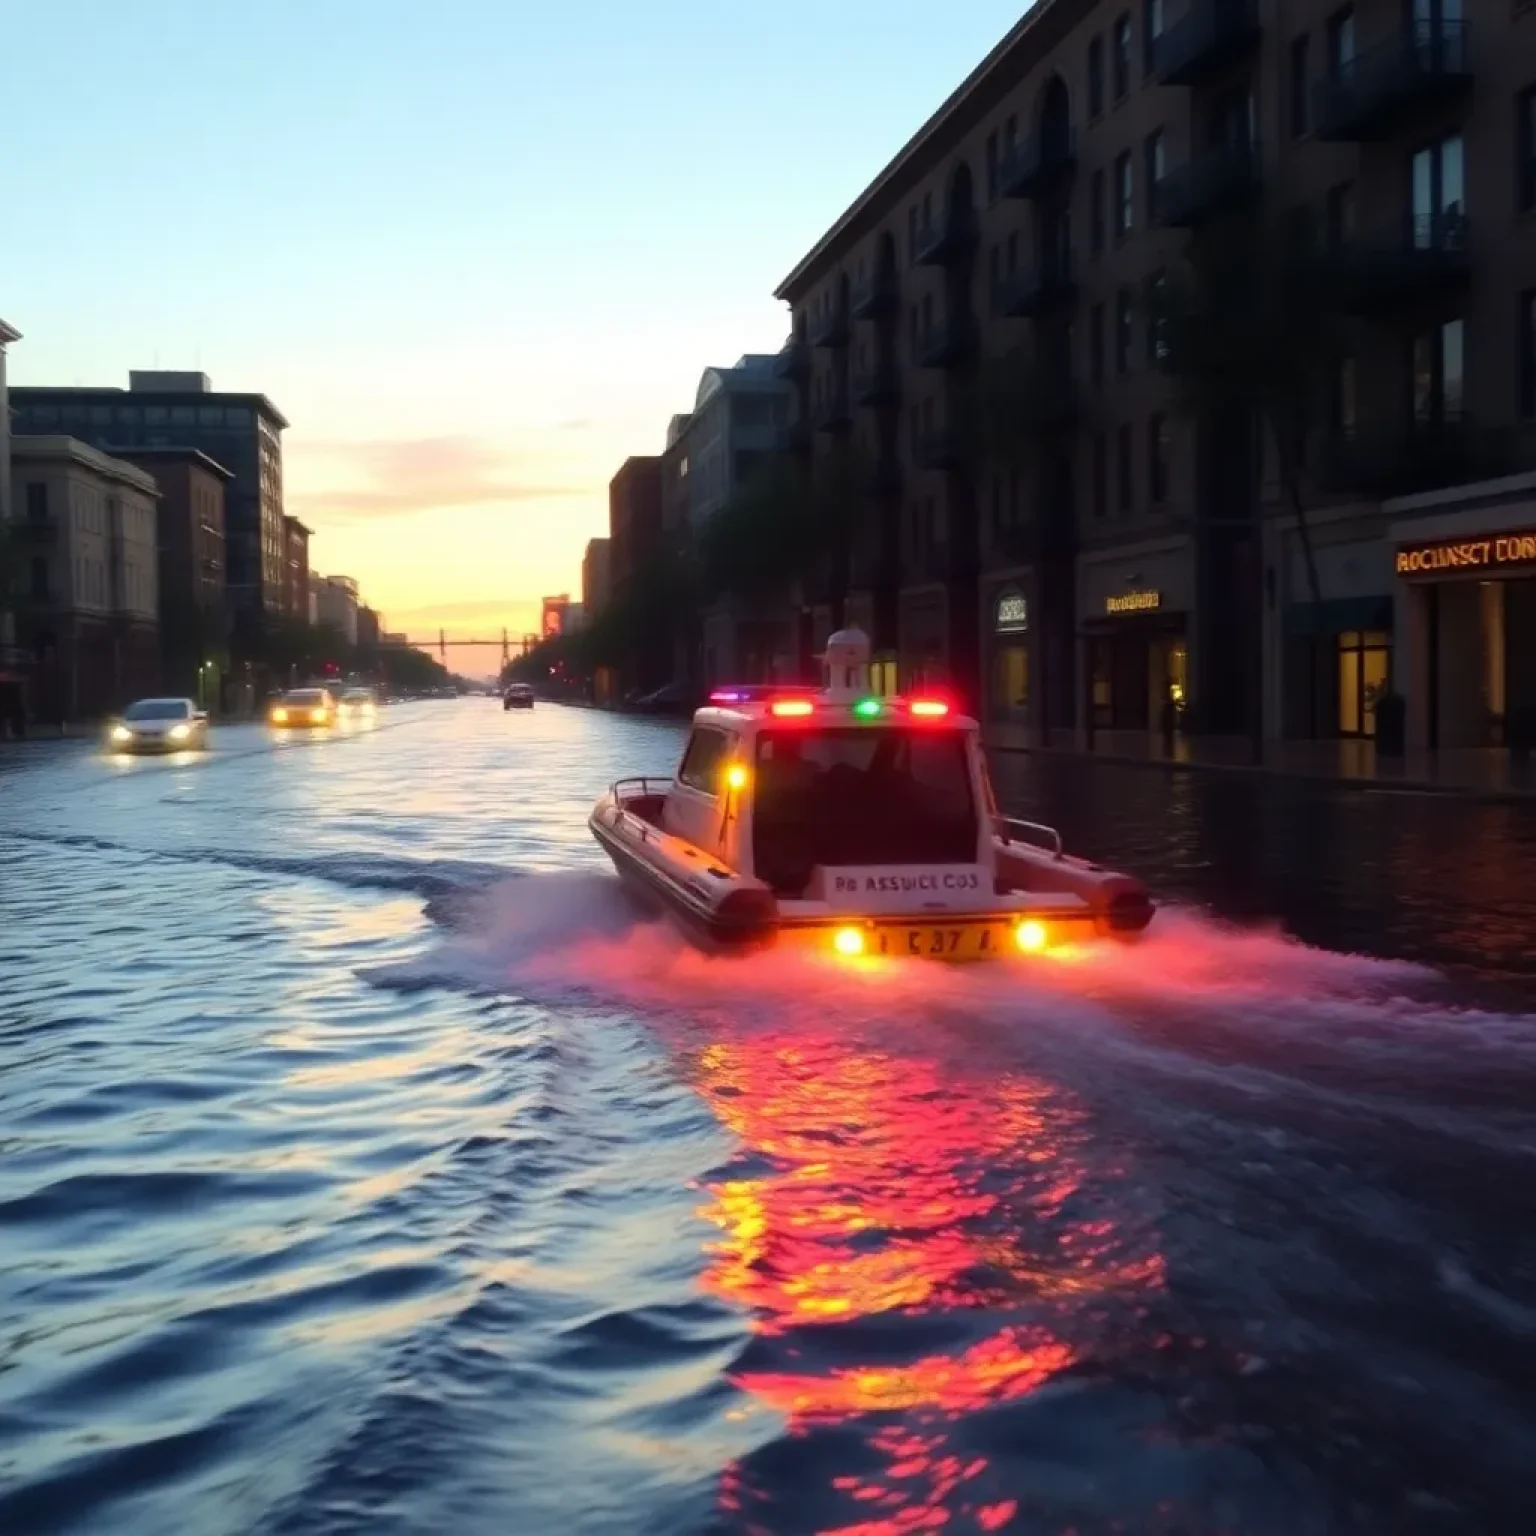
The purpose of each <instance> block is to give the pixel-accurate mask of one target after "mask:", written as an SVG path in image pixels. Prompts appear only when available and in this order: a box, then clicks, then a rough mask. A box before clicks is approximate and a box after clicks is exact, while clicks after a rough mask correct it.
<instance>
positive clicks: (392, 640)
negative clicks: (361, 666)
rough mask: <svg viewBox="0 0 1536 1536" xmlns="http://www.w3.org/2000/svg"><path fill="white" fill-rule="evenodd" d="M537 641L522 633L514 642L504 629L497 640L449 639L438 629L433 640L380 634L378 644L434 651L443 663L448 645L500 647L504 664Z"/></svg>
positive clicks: (484, 647)
mask: <svg viewBox="0 0 1536 1536" xmlns="http://www.w3.org/2000/svg"><path fill="white" fill-rule="evenodd" d="M538 643H539V637H538V636H537V635H524V636H523V637H522V639H520V640H518V641H516V642H514V641H513V640H512V638H511V636H510V635H509V634H508V632H507V631H506V630H505V629H504V630H502V632H501V638H500V639H499V640H450V639H449V638H448V637H447V635H446V634H445V633H444V631H442V630H438V632H437V639H435V640H411V639H406V638H402V637H399V636H394V635H392V636H390V637H389V638H388V639H387V640H386V639H385V638H384V637H383V636H380V638H379V644H380V645H387V646H389V647H390V648H391V649H393V650H415V651H436V652H437V654H438V656H439V657H440V659H441V660H442V663H443V665H444V666H445V667H446V666H447V665H448V650H449V647H450V646H459V647H468V646H479V647H480V648H481V649H482V650H485V649H488V648H490V647H492V646H499V647H500V648H501V664H502V666H506V665H507V663H508V662H510V661H511V660H512V658H513V656H514V655H517V656H526V655H527V654H528V652H529V651H531V650H532V649H533V648H534V646H536V645H537V644H538Z"/></svg>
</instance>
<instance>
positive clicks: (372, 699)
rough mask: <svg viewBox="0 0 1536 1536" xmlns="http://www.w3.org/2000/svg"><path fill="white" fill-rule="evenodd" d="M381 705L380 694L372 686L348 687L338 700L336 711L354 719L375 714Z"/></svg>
mask: <svg viewBox="0 0 1536 1536" xmlns="http://www.w3.org/2000/svg"><path fill="white" fill-rule="evenodd" d="M378 707H379V696H378V694H377V693H375V692H374V691H373V689H372V688H346V689H343V690H342V695H341V697H340V698H339V699H337V701H336V712H337V713H338V714H339V715H342V716H345V717H348V718H350V719H353V720H358V719H364V718H366V717H367V716H369V715H372V714H374V713H375V712H376V711H377V710H378Z"/></svg>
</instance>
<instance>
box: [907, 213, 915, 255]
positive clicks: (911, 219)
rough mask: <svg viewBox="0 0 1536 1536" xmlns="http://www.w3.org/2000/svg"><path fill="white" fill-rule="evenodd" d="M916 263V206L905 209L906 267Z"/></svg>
mask: <svg viewBox="0 0 1536 1536" xmlns="http://www.w3.org/2000/svg"><path fill="white" fill-rule="evenodd" d="M916 261H917V204H916V203H913V205H912V206H911V207H910V208H908V209H907V265H908V266H909V267H910V266H912V265H914V264H915V263H916Z"/></svg>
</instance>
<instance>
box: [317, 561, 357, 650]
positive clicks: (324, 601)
mask: <svg viewBox="0 0 1536 1536" xmlns="http://www.w3.org/2000/svg"><path fill="white" fill-rule="evenodd" d="M312 589H313V591H314V593H315V611H316V622H317V623H319V624H322V625H324V626H325V627H326V628H328V629H334V630H335V631H336V633H337V634H338V635H340V636H341V638H342V639H343V640H344V641H345V642H346V643H347V644H348V645H356V644H357V612H358V607H359V606H360V605H359V601H358V589H357V582H356V581H354V580H353V579H352V577H350V576H322V577H321V578H320V579H319V580H318V581H316V582H313V583H312Z"/></svg>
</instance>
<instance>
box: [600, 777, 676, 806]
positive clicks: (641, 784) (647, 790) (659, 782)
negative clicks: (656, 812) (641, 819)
mask: <svg viewBox="0 0 1536 1536" xmlns="http://www.w3.org/2000/svg"><path fill="white" fill-rule="evenodd" d="M671 788H672V780H671V779H653V778H650V777H647V776H645V775H641V774H635V775H633V776H631V777H630V778H627V779H615V780H614V781H613V783H612V784H610V785H609V786H608V793H609V794H610V795H612V796H613V798H614V799H615V800H624V799H633V798H635V796H637V795H664V794H666V792H667V791H668V790H669V789H671Z"/></svg>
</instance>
